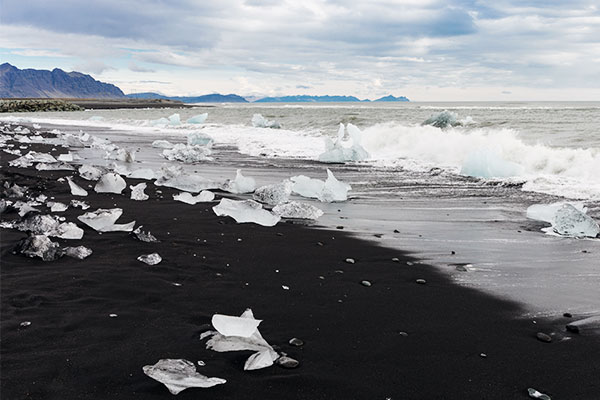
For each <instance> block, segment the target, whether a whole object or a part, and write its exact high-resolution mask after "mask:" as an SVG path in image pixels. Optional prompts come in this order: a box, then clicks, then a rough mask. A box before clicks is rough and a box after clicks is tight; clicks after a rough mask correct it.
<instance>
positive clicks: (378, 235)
mask: <svg viewBox="0 0 600 400" xmlns="http://www.w3.org/2000/svg"><path fill="white" fill-rule="evenodd" d="M373 236H375V237H376V238H382V237H383V234H382V233H375V234H374V235H373Z"/></svg>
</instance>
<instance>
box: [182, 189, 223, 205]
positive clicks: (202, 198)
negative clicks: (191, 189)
mask: <svg viewBox="0 0 600 400" xmlns="http://www.w3.org/2000/svg"><path fill="white" fill-rule="evenodd" d="M214 199H215V194H214V193H213V192H211V191H208V190H203V191H201V192H200V194H198V195H197V196H193V195H192V194H191V193H188V192H181V193H179V194H174V195H173V200H177V201H180V202H182V203H186V204H191V205H194V204H196V203H204V202H209V201H213V200H214Z"/></svg>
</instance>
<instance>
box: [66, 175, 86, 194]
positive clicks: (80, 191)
mask: <svg viewBox="0 0 600 400" xmlns="http://www.w3.org/2000/svg"><path fill="white" fill-rule="evenodd" d="M67 182H68V183H69V188H70V189H71V194H72V195H73V196H87V195H88V192H87V190H85V189H84V188H82V187H81V186H79V185H78V184H76V183H75V182H73V179H71V177H67Z"/></svg>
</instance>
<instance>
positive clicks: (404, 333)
mask: <svg viewBox="0 0 600 400" xmlns="http://www.w3.org/2000/svg"><path fill="white" fill-rule="evenodd" d="M398 335H400V336H404V337H407V336H408V333H406V332H404V331H400V332H398Z"/></svg>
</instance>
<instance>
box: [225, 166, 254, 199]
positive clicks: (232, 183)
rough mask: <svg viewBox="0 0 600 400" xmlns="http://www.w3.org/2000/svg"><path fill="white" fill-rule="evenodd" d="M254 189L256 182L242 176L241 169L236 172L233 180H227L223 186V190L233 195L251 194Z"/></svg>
mask: <svg viewBox="0 0 600 400" xmlns="http://www.w3.org/2000/svg"><path fill="white" fill-rule="evenodd" d="M255 189H256V181H255V180H254V178H251V177H247V176H244V175H242V170H241V169H238V170H236V172H235V178H234V179H233V180H232V179H227V180H226V181H225V183H224V184H223V190H225V191H226V192H229V193H235V194H243V193H252V192H254V190H255Z"/></svg>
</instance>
